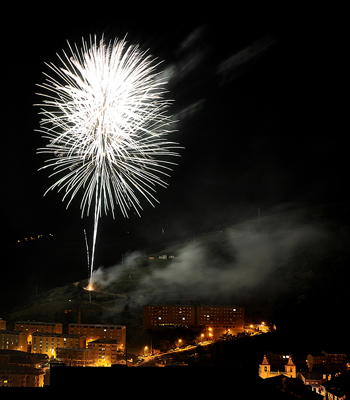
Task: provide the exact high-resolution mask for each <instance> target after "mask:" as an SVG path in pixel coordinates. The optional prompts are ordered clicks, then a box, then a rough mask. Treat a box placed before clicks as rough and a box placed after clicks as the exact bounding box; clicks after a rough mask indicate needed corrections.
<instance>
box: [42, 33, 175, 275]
mask: <svg viewBox="0 0 350 400" xmlns="http://www.w3.org/2000/svg"><path fill="white" fill-rule="evenodd" d="M68 47H69V51H68V53H66V52H63V54H62V55H61V56H60V55H58V58H59V63H58V65H55V64H53V63H49V64H46V65H47V66H48V67H49V69H50V71H51V73H50V74H46V73H45V74H44V75H45V80H44V82H43V83H42V84H41V85H38V86H39V87H41V88H42V89H44V90H43V93H39V95H40V96H41V97H42V103H41V104H38V106H40V112H39V114H40V116H41V120H40V129H38V131H39V132H40V133H41V134H42V137H43V138H44V139H45V140H46V146H45V147H42V148H39V149H38V153H42V154H45V155H46V156H47V158H46V160H45V164H44V166H43V167H42V168H41V169H46V168H48V169H51V170H52V173H51V175H50V177H52V178H54V179H55V181H54V183H53V184H52V185H51V186H50V187H49V188H48V190H47V191H46V192H45V194H46V193H47V192H48V191H50V190H53V189H57V190H58V192H63V199H62V201H67V207H68V206H69V204H70V203H71V202H72V200H73V199H74V198H76V197H80V198H81V201H80V208H81V216H82V217H83V216H84V215H89V213H90V212H91V209H92V208H94V211H93V214H94V233H93V245H92V256H91V263H90V269H91V276H92V271H93V263H94V251H95V244H96V234H97V226H98V220H99V218H100V217H101V215H102V213H103V212H104V213H105V214H108V212H110V213H111V214H112V215H113V218H114V217H115V214H116V209H119V210H120V211H121V213H122V215H123V216H124V217H128V216H129V213H130V211H131V210H134V211H135V212H136V213H137V214H138V215H140V211H141V210H142V205H141V198H144V199H145V200H147V201H148V202H149V203H150V204H151V205H152V206H154V204H155V202H158V201H157V199H156V197H155V192H156V187H157V186H162V187H166V186H167V183H166V182H165V179H166V178H167V177H168V176H169V171H171V166H172V165H173V164H175V163H174V162H172V161H170V157H171V156H178V153H177V152H176V149H178V148H179V146H178V145H177V144H176V143H174V142H170V141H168V140H167V136H168V134H169V133H171V132H173V129H172V127H173V120H172V118H171V116H169V114H168V112H169V106H170V104H171V100H169V99H167V98H166V93H167V91H166V88H165V86H166V81H165V80H164V79H162V75H161V74H160V72H157V69H158V66H159V64H160V63H159V62H156V60H155V59H154V58H153V57H152V56H151V55H150V54H148V51H142V50H141V49H140V48H139V46H137V45H135V46H134V45H128V44H127V42H126V40H125V39H123V40H115V41H113V42H108V43H107V42H105V40H104V39H103V38H102V39H101V40H97V38H96V37H94V38H90V40H89V41H88V42H87V41H85V40H84V39H83V40H82V46H81V47H80V48H78V46H77V45H76V44H75V45H73V46H71V45H70V44H69V43H68ZM91 276H90V280H91Z"/></svg>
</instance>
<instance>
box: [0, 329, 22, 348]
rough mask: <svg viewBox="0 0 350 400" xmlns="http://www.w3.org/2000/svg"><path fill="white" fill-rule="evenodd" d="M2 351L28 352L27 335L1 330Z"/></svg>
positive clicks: (0, 343)
mask: <svg viewBox="0 0 350 400" xmlns="http://www.w3.org/2000/svg"><path fill="white" fill-rule="evenodd" d="M0 349H1V350H20V351H27V335H26V334H25V333H24V332H20V331H8V330H0Z"/></svg>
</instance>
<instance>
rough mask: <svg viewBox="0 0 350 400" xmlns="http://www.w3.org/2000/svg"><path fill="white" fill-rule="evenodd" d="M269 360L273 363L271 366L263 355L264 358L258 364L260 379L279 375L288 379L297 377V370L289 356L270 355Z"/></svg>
mask: <svg viewBox="0 0 350 400" xmlns="http://www.w3.org/2000/svg"><path fill="white" fill-rule="evenodd" d="M271 358H272V359H273V361H274V362H273V364H272V363H271V362H270V360H269V359H268V358H267V356H266V354H264V358H263V360H262V362H261V364H259V376H260V378H263V379H266V378H273V377H276V376H279V375H284V376H287V377H289V378H296V377H297V368H296V365H295V364H294V362H293V360H292V357H291V356H283V355H273V354H271ZM282 360H284V361H282ZM272 368H273V369H272Z"/></svg>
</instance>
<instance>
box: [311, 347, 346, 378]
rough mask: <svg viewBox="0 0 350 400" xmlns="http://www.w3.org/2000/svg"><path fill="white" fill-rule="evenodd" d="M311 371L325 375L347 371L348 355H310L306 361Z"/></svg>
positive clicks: (322, 353) (323, 352) (323, 353)
mask: <svg viewBox="0 0 350 400" xmlns="http://www.w3.org/2000/svg"><path fill="white" fill-rule="evenodd" d="M306 363H307V367H308V369H309V371H315V370H316V371H322V372H323V373H325V374H330V375H334V373H337V372H341V371H345V370H346V369H347V355H346V354H344V353H327V352H325V351H322V352H321V353H310V354H308V355H307V359H306Z"/></svg>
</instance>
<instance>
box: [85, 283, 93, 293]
mask: <svg viewBox="0 0 350 400" xmlns="http://www.w3.org/2000/svg"><path fill="white" fill-rule="evenodd" d="M84 289H85V290H88V291H89V292H92V291H94V290H95V288H94V285H93V284H92V283H91V282H90V283H89V284H88V285H87V286H86V288H84Z"/></svg>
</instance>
